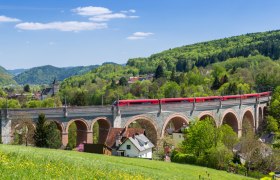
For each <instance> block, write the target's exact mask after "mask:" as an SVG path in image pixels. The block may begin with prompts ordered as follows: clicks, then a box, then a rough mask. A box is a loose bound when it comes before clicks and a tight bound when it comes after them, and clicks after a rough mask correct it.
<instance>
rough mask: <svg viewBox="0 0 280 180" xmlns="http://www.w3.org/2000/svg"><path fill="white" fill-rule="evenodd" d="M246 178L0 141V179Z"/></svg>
mask: <svg viewBox="0 0 280 180" xmlns="http://www.w3.org/2000/svg"><path fill="white" fill-rule="evenodd" d="M206 172H207V173H208V174H210V176H209V177H210V179H217V180H220V179H230V180H232V179H234V180H235V179H249V178H247V177H244V176H239V175H235V174H230V173H227V172H225V171H217V170H214V169H209V168H204V167H198V166H191V165H181V164H175V163H166V162H158V161H151V160H143V159H132V158H125V157H114V156H105V155H96V154H88V153H80V152H73V151H63V150H50V149H40V148H33V147H24V146H12V145H0V179H40V180H41V179H199V175H200V176H201V177H204V178H205V179H208V176H207V174H206Z"/></svg>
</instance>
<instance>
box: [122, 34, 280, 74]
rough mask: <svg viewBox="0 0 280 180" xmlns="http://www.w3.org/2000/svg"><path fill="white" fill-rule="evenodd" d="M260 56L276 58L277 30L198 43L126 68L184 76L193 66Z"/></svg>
mask: <svg viewBox="0 0 280 180" xmlns="http://www.w3.org/2000/svg"><path fill="white" fill-rule="evenodd" d="M257 54H261V55H263V56H267V57H270V58H271V59H273V60H277V59H279V57H280V30H277V31H269V32H261V33H251V34H246V35H241V36H235V37H230V38H224V39H219V40H213V41H208V42H202V43H197V44H192V45H187V46H182V47H178V48H174V49H169V50H166V51H163V52H161V53H158V54H154V55H151V56H150V57H148V58H134V59H130V60H129V61H128V62H127V65H130V66H134V67H137V68H138V69H139V70H140V73H150V72H154V70H155V69H156V67H157V65H158V64H162V65H163V66H164V68H166V69H167V70H169V71H172V69H174V68H176V70H177V71H181V72H186V71H189V70H190V69H192V67H193V66H197V67H201V66H203V67H205V66H207V65H209V64H212V63H215V62H219V61H225V60H227V59H229V58H234V57H239V56H243V57H248V56H250V55H257Z"/></svg>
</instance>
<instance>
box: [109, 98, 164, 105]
mask: <svg viewBox="0 0 280 180" xmlns="http://www.w3.org/2000/svg"><path fill="white" fill-rule="evenodd" d="M140 104H159V100H158V99H128V100H119V103H118V105H119V106H132V105H140ZM113 105H115V106H116V105H117V101H115V102H114V103H113Z"/></svg>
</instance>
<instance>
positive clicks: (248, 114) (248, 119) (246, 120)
mask: <svg viewBox="0 0 280 180" xmlns="http://www.w3.org/2000/svg"><path fill="white" fill-rule="evenodd" d="M241 125H242V135H243V134H244V133H247V131H248V130H253V131H254V128H255V121H254V111H253V110H252V108H246V109H245V110H244V111H243V115H242V119H241ZM247 128H249V129H247Z"/></svg>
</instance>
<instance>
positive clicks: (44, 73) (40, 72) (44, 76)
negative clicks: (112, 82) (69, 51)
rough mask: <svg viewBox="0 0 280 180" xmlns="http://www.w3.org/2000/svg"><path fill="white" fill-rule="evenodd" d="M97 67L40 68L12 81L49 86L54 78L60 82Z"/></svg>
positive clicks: (28, 71) (26, 72) (18, 76)
mask: <svg viewBox="0 0 280 180" xmlns="http://www.w3.org/2000/svg"><path fill="white" fill-rule="evenodd" d="M96 67H97V66H94V65H93V66H78V67H66V68H57V67H54V66H50V65H47V66H41V67H35V68H32V69H29V70H26V71H24V72H22V73H20V74H18V75H16V76H15V77H14V80H15V81H16V82H17V83H18V84H49V83H51V82H52V81H53V80H54V78H56V79H57V80H58V81H62V80H64V79H65V78H68V77H71V76H75V75H81V74H84V73H86V72H88V71H91V70H92V69H94V68H96Z"/></svg>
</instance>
